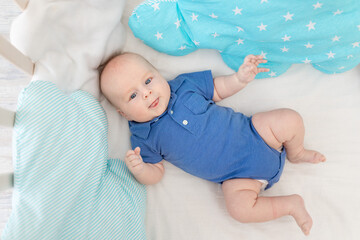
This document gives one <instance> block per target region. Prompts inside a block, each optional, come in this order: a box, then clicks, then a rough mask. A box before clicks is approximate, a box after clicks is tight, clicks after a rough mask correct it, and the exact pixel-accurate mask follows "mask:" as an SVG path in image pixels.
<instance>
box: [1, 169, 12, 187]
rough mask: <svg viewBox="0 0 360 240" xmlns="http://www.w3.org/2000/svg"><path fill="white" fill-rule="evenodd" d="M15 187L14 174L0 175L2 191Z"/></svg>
mask: <svg viewBox="0 0 360 240" xmlns="http://www.w3.org/2000/svg"><path fill="white" fill-rule="evenodd" d="M13 185H14V174H13V173H2V174H0V191H4V190H7V189H10V188H12V187H13Z"/></svg>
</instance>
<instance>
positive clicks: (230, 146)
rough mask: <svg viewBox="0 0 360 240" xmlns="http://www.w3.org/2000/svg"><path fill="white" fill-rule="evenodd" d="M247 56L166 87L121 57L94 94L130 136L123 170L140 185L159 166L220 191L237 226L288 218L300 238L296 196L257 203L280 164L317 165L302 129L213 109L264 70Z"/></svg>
mask: <svg viewBox="0 0 360 240" xmlns="http://www.w3.org/2000/svg"><path fill="white" fill-rule="evenodd" d="M265 62H266V60H264V59H263V58H262V57H261V56H254V55H249V56H247V57H246V58H245V60H244V63H243V64H242V65H241V66H240V68H239V70H238V72H236V73H234V74H232V75H229V76H219V77H215V78H213V77H212V75H211V72H210V71H204V72H196V73H188V74H182V75H179V76H178V77H176V78H175V79H174V80H172V81H169V82H168V81H166V80H165V79H164V78H163V77H162V76H161V75H160V73H159V72H158V71H157V70H156V69H155V68H154V67H153V66H152V65H151V64H150V63H149V62H148V61H146V60H145V59H144V58H143V57H141V56H139V55H137V54H134V53H124V54H121V55H118V56H116V57H114V58H112V59H111V60H110V61H109V62H108V63H107V64H106V65H105V67H104V69H103V72H102V73H101V76H100V79H101V90H102V92H103V93H104V95H105V97H106V98H107V99H108V100H109V101H110V102H111V103H112V104H113V105H114V106H115V108H116V109H117V111H118V112H119V113H120V114H121V115H122V116H124V117H125V118H126V119H127V120H128V121H129V126H130V131H131V133H132V136H131V143H132V147H133V148H134V150H129V151H128V152H127V154H126V157H125V162H126V165H127V167H128V168H129V170H130V171H131V173H132V174H133V175H134V177H135V178H136V179H137V180H138V181H139V182H140V183H142V184H155V183H157V182H159V181H160V180H161V179H162V177H163V175H164V166H163V160H167V161H169V162H171V163H172V164H174V165H175V166H177V167H179V168H181V169H183V170H184V171H186V172H188V173H190V174H193V175H195V176H198V177H201V178H203V179H206V180H209V181H213V182H216V183H221V184H222V190H223V193H224V198H225V202H226V207H227V210H228V212H229V214H230V215H231V216H232V217H233V218H235V219H236V220H238V221H240V222H264V221H269V220H272V219H276V218H279V217H281V216H285V215H291V216H293V217H294V219H295V220H296V222H297V224H298V225H299V227H300V228H301V230H302V231H303V232H304V234H306V235H308V234H309V232H310V229H311V227H312V219H311V217H310V215H309V214H308V212H307V211H306V209H305V205H304V201H303V199H302V197H300V196H299V195H290V196H279V197H261V196H259V192H260V191H261V189H262V188H265V189H268V188H270V187H271V186H272V185H273V184H274V183H276V182H277V181H278V180H279V178H280V175H281V172H282V170H283V166H284V161H285V156H286V155H287V158H288V160H289V161H290V162H293V163H299V162H309V163H319V162H324V161H325V157H324V156H323V155H322V154H320V153H319V152H316V151H312V150H307V149H304V145H303V141H304V124H303V121H302V118H301V116H300V115H299V114H298V113H297V112H295V111H293V110H290V109H278V110H273V111H269V112H261V113H257V114H254V115H253V116H252V117H247V116H245V115H243V114H241V113H237V112H234V111H233V110H232V109H230V108H226V107H221V106H218V105H216V104H215V102H218V101H221V100H222V99H224V98H226V97H229V96H231V95H233V94H235V93H237V92H238V91H239V90H241V89H242V88H244V87H245V86H246V85H247V84H248V83H249V82H251V81H252V80H253V79H254V78H255V76H256V74H258V73H259V72H267V71H269V70H268V69H266V68H260V67H258V65H259V64H261V63H265Z"/></svg>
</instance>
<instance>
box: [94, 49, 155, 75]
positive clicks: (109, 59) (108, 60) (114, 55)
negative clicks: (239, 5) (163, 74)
mask: <svg viewBox="0 0 360 240" xmlns="http://www.w3.org/2000/svg"><path fill="white" fill-rule="evenodd" d="M126 54H132V55H135V56H138V57H141V58H142V59H143V60H144V61H145V62H146V63H148V64H149V65H150V66H151V67H152V68H153V69H156V68H155V67H154V66H153V65H152V64H151V63H150V62H149V61H148V60H147V59H145V58H144V57H142V56H140V55H139V54H137V53H133V52H123V53H119V52H115V53H113V54H111V55H110V57H109V58H108V59H107V60H106V61H105V62H104V63H102V64H101V65H100V66H99V67H98V68H97V69H98V72H99V80H100V81H101V75H102V73H103V71H104V69H105V67H106V65H107V64H108V63H109V62H111V60H113V59H114V58H116V57H118V56H121V55H126Z"/></svg>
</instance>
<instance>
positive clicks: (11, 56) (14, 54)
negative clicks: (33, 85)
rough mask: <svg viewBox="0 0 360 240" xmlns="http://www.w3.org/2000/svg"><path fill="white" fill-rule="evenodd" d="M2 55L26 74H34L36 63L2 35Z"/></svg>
mask: <svg viewBox="0 0 360 240" xmlns="http://www.w3.org/2000/svg"><path fill="white" fill-rule="evenodd" d="M0 55H3V56H4V57H5V58H6V59H7V60H9V61H10V62H11V63H13V64H14V65H15V66H17V67H19V68H20V69H21V70H23V71H24V72H26V73H28V74H30V75H32V74H33V73H34V63H33V62H32V61H31V59H30V58H28V57H27V56H25V55H24V54H22V53H21V52H20V51H19V50H17V49H16V48H15V47H14V46H13V45H12V44H11V43H10V42H9V41H8V40H6V39H5V38H4V37H3V36H1V35H0Z"/></svg>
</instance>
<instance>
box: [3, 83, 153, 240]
mask: <svg viewBox="0 0 360 240" xmlns="http://www.w3.org/2000/svg"><path fill="white" fill-rule="evenodd" d="M107 127H108V125H107V118H106V115H105V112H104V110H103V108H102V107H101V105H100V104H99V102H98V101H97V100H96V99H95V98H94V97H93V96H91V95H90V94H89V93H86V92H84V91H77V92H75V93H73V94H71V95H70V96H67V95H65V94H64V93H63V92H61V91H60V90H59V89H58V88H57V87H56V86H55V85H54V84H52V83H50V82H44V81H36V82H32V83H31V84H30V85H29V86H28V87H27V88H26V89H25V90H24V91H23V92H22V93H21V95H20V97H19V101H18V110H17V114H16V122H15V126H14V147H15V149H14V173H15V186H14V193H13V209H12V212H11V216H10V219H9V221H8V223H7V225H6V227H5V229H4V231H3V235H2V239H3V240H7V239H9V240H10V239H11V240H14V239H15V240H24V239H26V240H31V239H34V240H39V239H56V240H59V239H129V240H132V239H145V224H144V221H145V220H144V219H145V201H146V192H145V188H144V186H143V185H141V184H139V183H138V182H137V181H136V180H135V179H134V178H133V177H132V175H131V173H130V172H129V171H128V170H127V168H126V166H125V164H124V162H123V161H121V160H120V159H109V158H108V142H107Z"/></svg>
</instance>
